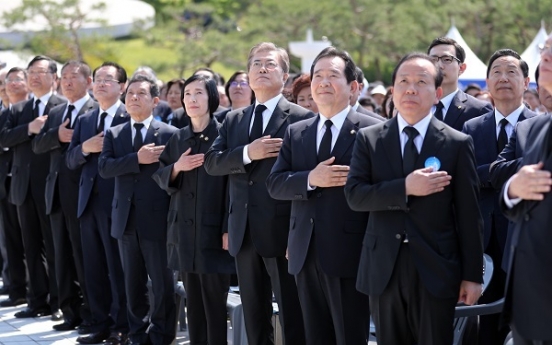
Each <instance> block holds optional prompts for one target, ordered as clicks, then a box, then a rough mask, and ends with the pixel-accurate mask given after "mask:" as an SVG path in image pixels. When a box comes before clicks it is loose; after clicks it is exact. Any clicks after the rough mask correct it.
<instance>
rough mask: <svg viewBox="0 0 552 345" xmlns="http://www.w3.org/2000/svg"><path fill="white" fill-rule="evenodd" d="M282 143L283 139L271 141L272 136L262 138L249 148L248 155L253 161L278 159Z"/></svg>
mask: <svg viewBox="0 0 552 345" xmlns="http://www.w3.org/2000/svg"><path fill="white" fill-rule="evenodd" d="M282 142H283V140H282V138H273V139H271V138H270V135H266V136H264V137H260V138H259V139H256V140H254V141H253V142H252V143H251V144H249V145H248V146H247V155H248V156H249V159H251V160H252V161H258V160H261V159H266V158H271V157H278V152H279V151H280V147H282Z"/></svg>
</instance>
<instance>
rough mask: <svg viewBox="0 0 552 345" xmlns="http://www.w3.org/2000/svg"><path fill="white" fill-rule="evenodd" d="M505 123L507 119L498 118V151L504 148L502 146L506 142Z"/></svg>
mask: <svg viewBox="0 0 552 345" xmlns="http://www.w3.org/2000/svg"><path fill="white" fill-rule="evenodd" d="M507 124H508V120H506V119H502V120H500V132H498V139H497V140H496V148H497V149H498V153H500V152H502V150H504V146H506V144H507V143H508V134H506V125H507Z"/></svg>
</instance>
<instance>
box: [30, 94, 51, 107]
mask: <svg viewBox="0 0 552 345" xmlns="http://www.w3.org/2000/svg"><path fill="white" fill-rule="evenodd" d="M53 94H54V92H53V91H50V92H48V93H47V94H45V95H43V96H42V97H40V98H39V99H40V103H42V104H44V106H46V104H48V101H49V100H50V97H52V95H53ZM35 102H36V96H34V98H33V103H35Z"/></svg>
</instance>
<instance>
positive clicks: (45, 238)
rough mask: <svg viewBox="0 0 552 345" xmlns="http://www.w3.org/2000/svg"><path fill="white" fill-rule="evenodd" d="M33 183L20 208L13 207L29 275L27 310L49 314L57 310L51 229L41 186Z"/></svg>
mask: <svg viewBox="0 0 552 345" xmlns="http://www.w3.org/2000/svg"><path fill="white" fill-rule="evenodd" d="M33 180H34V178H33V177H31V183H30V186H29V190H28V191H27V197H26V198H25V200H24V201H23V204H22V205H20V206H17V217H18V220H19V225H20V227H21V237H22V238H23V246H24V248H25V258H26V260H27V269H28V272H29V291H28V292H29V295H28V296H29V298H28V302H29V307H30V308H42V307H47V306H50V308H51V309H52V310H57V309H59V305H58V292H57V282H56V265H55V254H54V252H55V251H54V240H53V237H52V228H51V227H50V220H49V219H48V216H46V205H45V200H44V186H43V184H42V185H41V184H39V183H37V184H36V185H33V183H34V182H33ZM48 295H49V296H50V298H49V299H48Z"/></svg>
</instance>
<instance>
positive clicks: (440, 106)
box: [433, 101, 445, 121]
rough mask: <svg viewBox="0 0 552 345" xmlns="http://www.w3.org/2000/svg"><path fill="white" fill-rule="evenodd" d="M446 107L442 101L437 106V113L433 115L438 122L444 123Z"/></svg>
mask: <svg viewBox="0 0 552 345" xmlns="http://www.w3.org/2000/svg"><path fill="white" fill-rule="evenodd" d="M444 107H445V106H444V105H443V103H442V102H441V101H439V103H437V104H436V105H435V113H434V114H433V116H435V118H436V119H437V120H441V121H443V108H444Z"/></svg>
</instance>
